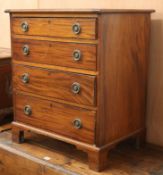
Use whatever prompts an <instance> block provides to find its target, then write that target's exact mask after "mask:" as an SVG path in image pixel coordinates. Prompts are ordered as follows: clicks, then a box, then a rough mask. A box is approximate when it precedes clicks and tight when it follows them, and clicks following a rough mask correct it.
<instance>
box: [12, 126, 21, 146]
mask: <svg viewBox="0 0 163 175" xmlns="http://www.w3.org/2000/svg"><path fill="white" fill-rule="evenodd" d="M12 141H13V142H16V143H23V142H24V131H23V130H20V129H19V128H18V127H16V126H13V127H12Z"/></svg>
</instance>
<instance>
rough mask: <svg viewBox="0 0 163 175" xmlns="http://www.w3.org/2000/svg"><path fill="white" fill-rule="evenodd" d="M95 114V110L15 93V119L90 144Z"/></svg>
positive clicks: (92, 141) (92, 136)
mask: <svg viewBox="0 0 163 175" xmlns="http://www.w3.org/2000/svg"><path fill="white" fill-rule="evenodd" d="M95 115H96V112H95V111H89V110H85V109H82V108H76V107H73V106H69V105H63V104H60V103H56V102H52V101H47V100H42V99H40V98H35V97H30V96H24V95H22V94H17V95H15V121H18V122H22V123H25V124H29V125H32V126H34V127H37V128H39V129H44V130H47V131H52V132H55V133H57V134H61V135H64V136H67V137H69V138H73V139H75V140H79V141H82V142H86V143H90V144H93V143H94V133H95Z"/></svg>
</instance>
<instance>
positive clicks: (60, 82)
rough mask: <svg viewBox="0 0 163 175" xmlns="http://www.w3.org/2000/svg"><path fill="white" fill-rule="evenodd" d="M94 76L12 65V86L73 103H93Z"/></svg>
mask: <svg viewBox="0 0 163 175" xmlns="http://www.w3.org/2000/svg"><path fill="white" fill-rule="evenodd" d="M95 79H96V77H95V76H90V75H83V74H77V73H70V72H63V71H58V70H50V69H41V68H36V67H29V66H21V65H14V66H13V83H14V88H15V89H17V90H20V91H25V92H30V93H34V94H38V95H42V96H47V97H53V98H56V99H60V100H66V101H68V102H72V103H75V104H82V105H95V83H96V81H95Z"/></svg>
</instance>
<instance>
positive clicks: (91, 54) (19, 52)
mask: <svg viewBox="0 0 163 175" xmlns="http://www.w3.org/2000/svg"><path fill="white" fill-rule="evenodd" d="M12 47H13V58H14V59H15V60H18V61H26V62H32V63H41V64H49V65H58V66H65V67H72V68H80V69H88V70H96V45H90V44H75V43H74V44H73V43H63V42H51V41H37V40H29V39H14V40H13V43H12Z"/></svg>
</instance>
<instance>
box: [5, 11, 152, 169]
mask: <svg viewBox="0 0 163 175" xmlns="http://www.w3.org/2000/svg"><path fill="white" fill-rule="evenodd" d="M7 12H9V13H10V17H11V36H12V53H13V60H12V67H13V90H14V111H15V119H14V122H13V141H16V142H22V141H24V135H23V132H24V131H25V130H30V131H33V132H36V133H39V134H43V135H47V136H50V137H52V138H55V139H58V140H62V141H65V142H67V143H71V144H74V145H76V147H77V148H79V149H81V150H83V151H85V152H87V153H88V159H89V167H90V168H91V169H94V170H97V171H100V170H103V169H104V168H105V167H106V166H107V164H108V151H109V150H110V149H111V148H113V147H114V146H115V145H116V144H118V143H119V142H120V141H122V140H124V139H127V138H129V137H136V138H137V141H140V140H141V139H142V138H143V137H144V135H145V107H146V85H147V83H146V81H147V65H148V64H147V63H148V54H149V36H150V14H151V12H153V11H152V10H74V11H73V10H8V11H7Z"/></svg>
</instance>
